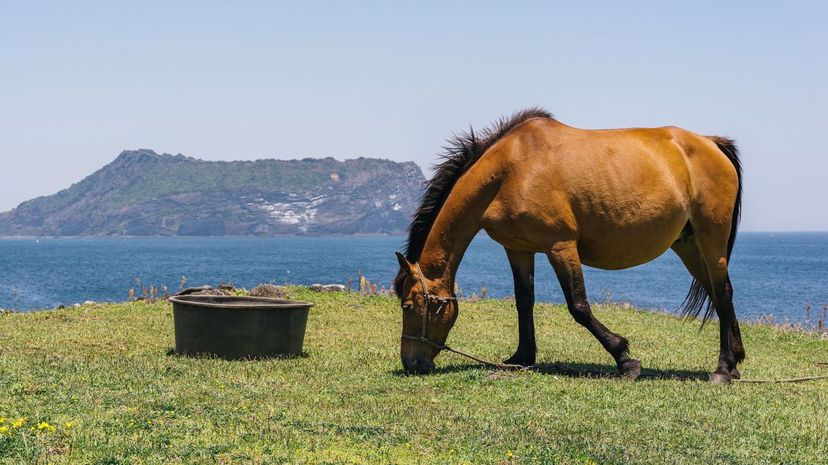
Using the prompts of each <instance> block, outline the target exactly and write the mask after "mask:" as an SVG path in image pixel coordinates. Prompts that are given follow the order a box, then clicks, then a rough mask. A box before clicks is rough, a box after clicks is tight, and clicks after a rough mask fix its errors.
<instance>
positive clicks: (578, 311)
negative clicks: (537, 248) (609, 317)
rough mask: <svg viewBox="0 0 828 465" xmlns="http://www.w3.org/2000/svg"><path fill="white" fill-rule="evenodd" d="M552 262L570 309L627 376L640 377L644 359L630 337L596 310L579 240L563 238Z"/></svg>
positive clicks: (576, 319)
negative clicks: (633, 353)
mask: <svg viewBox="0 0 828 465" xmlns="http://www.w3.org/2000/svg"><path fill="white" fill-rule="evenodd" d="M547 257H548V258H549V263H550V264H551V265H552V268H554V270H555V275H556V276H557V277H558V281H559V282H560V284H561V290H563V293H564V297H565V298H566V304H567V307H569V313H570V314H571V315H572V317H573V318H574V319H575V321H577V322H578V323H579V324H581V326H583V327H585V328H586V329H587V330H588V331H589V332H590V333H592V335H593V336H595V338H596V339H598V342H600V343H601V345H602V346H604V349H606V351H607V352H609V353H610V355H612V356H613V358H614V359H615V364H616V366H617V367H618V371H619V373H620V374H621V376H622V377H624V378H629V379H636V378H638V376H639V375H640V374H641V363H640V362H639V361H638V360H635V359H632V358H630V356H629V353H628V350H629V343H628V342H627V339H625V338H624V337H622V336H619V335H618V334H615V333H613V332H612V331H610V330H609V329H607V327H606V326H604V325H603V324H602V323H601V322H600V321H598V319H597V318H595V316H594V315H593V314H592V309H591V308H590V306H589V301H588V300H587V294H586V287H585V285H584V273H583V269H582V268H581V260H580V258H579V256H578V247H577V244H576V243H575V241H570V242H563V243H561V242H559V243H558V244H556V246H555V247H554V249H553V250H552V251H551V252H549V253H547Z"/></svg>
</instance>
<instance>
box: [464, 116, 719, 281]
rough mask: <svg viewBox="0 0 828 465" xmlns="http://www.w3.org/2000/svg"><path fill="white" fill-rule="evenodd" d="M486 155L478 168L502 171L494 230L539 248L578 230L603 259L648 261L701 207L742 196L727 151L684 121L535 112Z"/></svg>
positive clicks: (489, 225) (587, 249)
mask: <svg viewBox="0 0 828 465" xmlns="http://www.w3.org/2000/svg"><path fill="white" fill-rule="evenodd" d="M483 161H485V163H480V166H478V167H475V168H479V169H482V170H485V171H486V172H488V173H489V174H492V173H496V175H497V176H499V178H500V183H499V189H498V192H497V195H496V196H495V198H494V199H493V201H492V203H491V205H490V206H489V209H488V210H487V212H486V216H485V220H484V223H485V226H484V227H486V229H487V230H488V231H489V233H490V235H492V236H493V237H495V239H496V240H498V241H499V242H503V240H506V241H512V243H511V244H504V245H506V246H507V247H508V246H510V245H512V246H516V247H517V246H519V247H521V248H523V249H536V250H535V251H542V250H544V249H545V250H549V249H548V248H549V247H554V243H555V242H558V241H567V240H574V241H577V242H578V243H579V250H580V251H581V255H582V258H583V259H584V262H585V263H587V264H592V265H593V266H598V267H601V268H625V267H628V266H634V265H637V264H640V263H645V262H646V261H649V260H651V259H653V258H655V257H657V256H658V255H660V254H661V253H663V252H664V251H665V250H666V249H667V248H669V246H670V245H671V244H672V243H673V242H674V241H675V239H676V238H677V237H678V236H679V234H680V233H681V231H682V229H683V228H684V227H685V225H686V224H687V222H688V220H689V218H690V217H691V215H693V213H694V212H695V211H710V210H713V211H720V210H721V209H723V208H726V207H727V205H728V203H729V207H727V208H731V209H732V205H733V200H732V199H730V200H727V197H730V196H731V195H730V192H729V191H730V189H729V187H728V186H730V185H731V181H733V180H735V172H734V170H733V167H732V165H731V164H730V163H729V162H728V160H727V158H726V157H724V156H723V155H722V154H721V152H720V151H719V150H718V149H717V148H716V145H715V143H713V142H711V141H710V140H709V139H707V138H704V137H703V136H700V135H697V134H694V133H692V132H690V131H687V130H684V129H680V128H676V127H662V128H630V129H611V130H585V129H578V128H572V127H569V126H566V125H564V124H562V123H559V122H557V121H554V120H548V119H537V120H530V121H527V122H526V123H524V124H522V125H520V126H518V127H517V128H515V129H514V130H513V131H512V132H511V133H510V134H508V135H507V136H506V137H504V138H502V139H501V140H500V141H498V143H497V144H495V145H493V146H492V147H491V148H490V149H489V152H487V153H486V155H485V156H484V157H483V158H482V159H481V162H483ZM722 186H724V187H722ZM734 192H735V191H734ZM722 194H724V197H725V199H724V200H721V199H718V198H717V196H719V195H722ZM516 236H517V237H518V238H519V239H520V240H519V241H516V240H515V239H510V238H515V237H516ZM498 238H500V239H502V240H499V239H498ZM527 238H532V239H527ZM533 241H534V242H533Z"/></svg>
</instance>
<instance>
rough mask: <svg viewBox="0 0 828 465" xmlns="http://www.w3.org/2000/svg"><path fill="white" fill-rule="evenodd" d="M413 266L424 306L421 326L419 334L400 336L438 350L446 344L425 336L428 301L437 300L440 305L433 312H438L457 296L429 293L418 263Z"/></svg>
mask: <svg viewBox="0 0 828 465" xmlns="http://www.w3.org/2000/svg"><path fill="white" fill-rule="evenodd" d="M414 266H416V267H417V277H418V278H420V286H421V287H422V288H423V293H424V299H425V308H424V309H423V327H422V330H421V331H420V335H419V336H411V335H408V334H403V335H402V338H403V339H410V340H412V341H418V342H422V343H423V344H427V345H430V346H431V347H434V348H435V349H439V350H443V349H447V348H448V346H446V345H445V344H438V343H436V342H434V341H432V340H431V339H429V338H427V337H426V331H427V329H428V304H429V302H438V303H439V304H440V306H439V307H437V311H436V312H434V313H436V314H439V313H440V312H442V311H443V309H444V308H445V307H446V305H448V304H449V303H451V302H457V297H455V296H453V295H452V296H451V297H438V296H436V295H431V293H429V292H428V286H426V282H425V277H424V276H423V270H422V269H420V264H419V263H415V264H414Z"/></svg>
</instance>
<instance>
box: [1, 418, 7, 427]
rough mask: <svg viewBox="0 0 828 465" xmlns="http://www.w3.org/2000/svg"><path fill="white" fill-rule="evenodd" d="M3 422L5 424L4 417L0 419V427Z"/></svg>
mask: <svg viewBox="0 0 828 465" xmlns="http://www.w3.org/2000/svg"><path fill="white" fill-rule="evenodd" d="M5 422H6V418H5V417H0V425H2V424H3V423H5Z"/></svg>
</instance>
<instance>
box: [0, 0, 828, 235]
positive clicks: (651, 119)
mask: <svg viewBox="0 0 828 465" xmlns="http://www.w3.org/2000/svg"><path fill="white" fill-rule="evenodd" d="M824 5H825V3H820V2H760V1H750V2H672V3H671V4H669V5H668V4H666V3H663V2H606V3H603V2H596V3H587V2H560V3H557V4H556V3H551V2H544V3H534V2H501V3H499V4H494V3H486V2H479V1H475V2H464V3H454V2H451V3H449V2H434V3H426V2H405V3H402V2H386V3H380V2H376V3H372V2H347V3H346V2H342V3H337V4H334V3H333V2H318V3H315V2H285V3H283V4H279V3H276V2H222V3H219V2H203V1H198V2H146V1H145V2H131V3H129V4H128V3H127V2H55V3H47V2H23V1H2V3H0V44H2V45H0V162H2V163H0V210H8V209H10V208H12V207H14V206H16V205H17V204H18V203H20V202H21V201H23V200H26V199H29V198H32V197H35V196H39V195H46V194H51V193H54V192H56V191H58V190H60V189H63V188H66V187H68V186H69V185H70V184H71V183H73V182H76V181H78V180H80V179H82V178H83V177H84V176H85V175H87V174H89V173H91V172H92V171H94V170H96V169H98V168H99V167H101V166H103V165H104V164H105V163H108V162H109V161H111V160H112V159H114V158H115V156H117V154H118V153H119V152H120V151H121V150H123V149H130V148H140V147H144V148H152V149H154V150H156V151H158V152H170V153H184V154H186V155H191V156H195V157H199V158H204V159H209V160H236V159H256V158H265V157H277V158H297V157H305V156H334V157H336V158H339V159H344V158H352V157H357V156H372V157H385V158H390V159H393V160H414V161H416V162H417V163H419V164H420V165H421V166H423V167H424V168H426V174H429V171H428V167H429V166H430V165H431V164H433V162H434V161H435V160H436V154H437V153H438V151H439V148H440V145H441V144H442V143H443V141H444V139H445V138H446V137H448V136H449V135H450V134H451V133H452V132H453V131H456V130H459V129H463V128H464V127H467V126H468V125H469V124H470V123H471V124H473V125H475V126H480V125H485V124H487V123H488V122H489V121H491V120H493V119H495V118H497V117H498V116H500V115H501V114H504V113H510V112H512V111H513V110H515V109H518V108H521V107H524V106H528V105H541V106H544V107H546V108H548V109H549V110H550V111H552V112H553V113H554V114H555V115H556V116H557V117H558V119H560V120H561V121H563V122H565V123H567V124H571V125H574V126H579V127H590V128H593V127H594V128H600V127H624V126H660V125H665V124H673V125H678V126H682V127H685V128H688V129H691V130H694V131H698V132H701V133H705V134H720V135H727V136H731V137H734V138H736V139H737V141H738V143H739V145H740V147H741V149H742V152H743V157H744V165H745V171H746V182H745V191H746V193H745V206H744V220H743V228H744V229H745V230H828V206H826V199H828V161H827V160H828V159H827V158H826V157H827V156H828V153H826V152H828V151H826V148H825V147H826V144H825V142H824V134H825V133H826V131H828V124H827V123H828V117H826V114H828V90H826V85H827V84H826V83H828V26H826V24H828V14H827V13H828V8H827V7H826V6H824Z"/></svg>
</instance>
